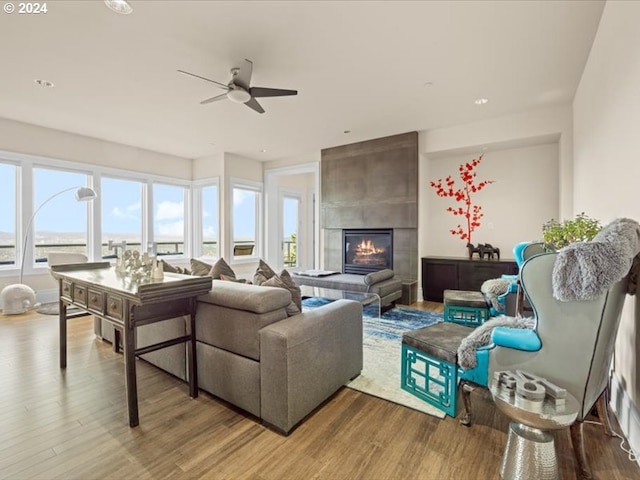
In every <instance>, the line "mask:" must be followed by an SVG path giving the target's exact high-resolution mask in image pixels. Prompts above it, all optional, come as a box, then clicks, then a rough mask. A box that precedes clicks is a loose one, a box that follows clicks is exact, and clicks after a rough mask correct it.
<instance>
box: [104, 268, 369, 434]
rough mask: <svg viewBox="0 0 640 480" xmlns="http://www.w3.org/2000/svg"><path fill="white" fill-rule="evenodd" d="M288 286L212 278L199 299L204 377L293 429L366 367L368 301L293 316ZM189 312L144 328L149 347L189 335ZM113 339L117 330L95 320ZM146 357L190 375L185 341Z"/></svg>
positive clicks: (203, 383)
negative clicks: (364, 305)
mask: <svg viewBox="0 0 640 480" xmlns="http://www.w3.org/2000/svg"><path fill="white" fill-rule="evenodd" d="M290 303H291V294H290V292H289V291H288V290H286V289H282V288H275V287H265V286H256V285H247V284H240V283H234V282H229V281H222V280H213V285H212V289H211V291H210V292H209V293H208V294H206V295H202V296H200V297H199V298H198V308H197V313H196V338H197V365H198V382H199V386H200V388H201V389H202V390H204V391H206V392H209V393H211V394H213V395H215V396H217V397H219V398H221V399H223V400H225V401H227V402H229V403H231V404H233V405H236V406H237V407H240V408H241V409H243V410H245V411H247V412H249V413H250V414H252V415H255V416H256V417H259V418H261V419H262V421H263V422H264V423H265V424H266V425H268V426H270V427H271V428H273V429H274V430H276V431H279V432H281V433H285V434H287V433H288V432H289V431H291V429H292V428H293V427H294V426H296V425H297V424H298V423H299V422H300V421H301V420H302V419H303V418H305V417H306V416H307V415H308V414H309V413H311V412H312V411H313V410H314V409H315V408H316V407H318V406H319V405H320V404H321V403H323V402H324V401H325V400H326V399H328V398H329V397H330V396H331V395H333V394H334V393H335V392H336V391H337V390H338V389H339V388H340V387H341V386H342V385H344V384H345V383H347V382H349V380H351V379H352V378H354V377H356V376H358V375H359V374H360V371H361V370H362V306H361V305H360V303H358V302H354V301H350V300H338V301H335V302H333V303H330V304H327V305H324V306H322V307H318V308H316V309H313V310H311V311H307V312H303V313H299V314H296V315H293V316H287V312H286V307H287V306H288V305H289V304H290ZM185 325H186V319H185V317H180V318H174V319H171V320H166V321H164V322H159V323H155V324H151V325H146V326H142V327H139V328H138V329H137V345H138V347H142V346H145V345H148V344H152V343H156V342H158V341H162V340H166V339H168V338H172V337H175V336H179V335H184V334H185ZM96 335H98V336H99V337H101V338H103V339H105V340H107V341H113V338H114V336H113V327H112V326H111V325H110V324H109V323H107V322H100V321H96ZM142 358H143V359H145V360H147V361H149V362H150V363H152V364H154V365H156V366H158V367H160V368H162V369H163V370H166V371H167V372H169V373H171V374H173V375H175V376H177V377H179V378H181V379H183V380H184V379H186V378H187V375H188V372H187V371H186V350H185V345H184V344H180V345H174V346H172V347H169V348H166V349H163V350H159V351H156V352H153V353H150V354H146V355H144V356H142Z"/></svg>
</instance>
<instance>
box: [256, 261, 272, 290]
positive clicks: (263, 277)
mask: <svg viewBox="0 0 640 480" xmlns="http://www.w3.org/2000/svg"><path fill="white" fill-rule="evenodd" d="M275 274H276V272H274V271H273V268H271V267H270V266H269V265H267V262H265V261H264V260H262V259H260V262H259V263H258V268H257V269H256V273H255V274H254V275H253V283H255V284H256V285H262V284H263V283H264V282H266V281H267V280H269V279H270V278H271V277H273V276H274V275H275Z"/></svg>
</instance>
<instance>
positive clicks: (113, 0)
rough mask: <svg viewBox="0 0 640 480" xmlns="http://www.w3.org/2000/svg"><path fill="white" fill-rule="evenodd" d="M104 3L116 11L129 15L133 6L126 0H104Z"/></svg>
mask: <svg viewBox="0 0 640 480" xmlns="http://www.w3.org/2000/svg"><path fill="white" fill-rule="evenodd" d="M104 4H105V5H106V6H107V7H109V8H110V9H111V10H113V11H114V12H116V13H120V14H122V15H129V14H130V13H131V12H133V7H132V6H131V5H129V2H127V0H104Z"/></svg>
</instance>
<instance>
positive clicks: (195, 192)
mask: <svg viewBox="0 0 640 480" xmlns="http://www.w3.org/2000/svg"><path fill="white" fill-rule="evenodd" d="M209 187H216V207H217V208H216V210H217V218H218V225H217V229H216V232H217V234H216V236H215V239H214V240H215V242H216V245H217V253H218V254H217V256H209V255H204V254H203V248H202V247H203V245H204V202H203V200H202V190H203V189H205V188H209ZM191 195H192V210H193V215H192V218H191V221H192V227H193V228H192V232H193V242H192V249H193V250H192V254H193V256H194V257H196V258H200V257H204V258H209V259H211V260H217V259H219V258H220V257H222V252H223V250H222V244H221V240H222V239H221V238H220V237H221V235H220V231H221V229H220V226H221V218H222V217H221V212H222V208H221V207H222V205H221V202H220V199H221V198H222V196H221V195H220V177H214V178H208V179H202V180H194V181H193V182H192V188H191ZM196 212H197V215H196Z"/></svg>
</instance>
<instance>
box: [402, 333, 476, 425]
mask: <svg viewBox="0 0 640 480" xmlns="http://www.w3.org/2000/svg"><path fill="white" fill-rule="evenodd" d="M472 331H473V328H472V327H466V326H464V325H458V324H455V323H449V322H441V323H436V324H435V325H430V326H428V327H424V328H420V329H418V330H412V331H410V332H406V333H404V334H403V335H402V360H401V361H402V365H401V377H400V378H401V385H400V387H401V388H402V389H403V390H405V391H407V392H409V393H411V394H412V395H415V396H416V397H418V398H419V399H421V400H424V401H425V402H427V403H429V404H431V405H433V406H434V407H436V408H438V409H440V410H442V411H443V412H445V413H446V414H447V415H449V416H451V417H455V416H456V408H457V394H458V379H459V375H460V372H459V367H458V365H457V356H458V353H457V352H458V347H459V346H460V343H461V342H462V340H463V339H464V338H465V337H466V336H467V335H469V333H471V332H472Z"/></svg>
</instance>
